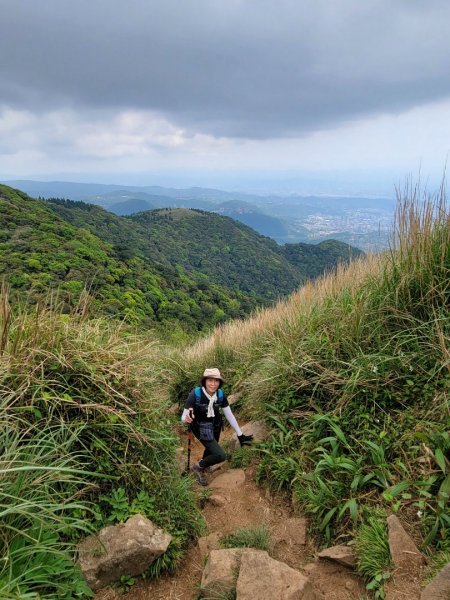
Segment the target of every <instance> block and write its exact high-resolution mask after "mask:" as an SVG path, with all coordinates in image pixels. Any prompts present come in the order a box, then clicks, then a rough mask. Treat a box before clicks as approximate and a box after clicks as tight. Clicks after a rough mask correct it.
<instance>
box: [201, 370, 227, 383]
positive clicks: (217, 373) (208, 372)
mask: <svg viewBox="0 0 450 600" xmlns="http://www.w3.org/2000/svg"><path fill="white" fill-rule="evenodd" d="M207 377H211V378H212V379H220V381H221V382H222V383H223V377H222V375H221V374H220V371H219V369H216V368H215V367H213V368H211V369H205V371H204V373H203V377H202V381H204V380H205V379H206V378H207Z"/></svg>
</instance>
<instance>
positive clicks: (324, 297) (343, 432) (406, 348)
mask: <svg viewBox="0 0 450 600" xmlns="http://www.w3.org/2000/svg"><path fill="white" fill-rule="evenodd" d="M433 210H434V214H435V218H437V222H435V223H434V225H433V219H432V213H433ZM397 234H398V237H397V241H396V244H395V248H394V249H393V250H392V251H391V252H388V253H387V254H386V255H384V256H378V257H369V258H367V259H366V260H362V261H357V262H355V263H353V264H352V265H351V266H350V267H349V268H348V269H344V268H343V269H340V270H339V271H338V273H337V274H335V275H330V276H328V277H325V278H323V279H321V280H318V281H317V282H314V283H311V284H308V285H307V286H305V287H304V288H302V289H301V290H300V291H299V292H298V293H296V294H294V295H293V296H292V297H291V298H290V299H288V300H287V301H285V302H282V303H280V304H279V305H278V306H277V307H276V308H275V309H268V310H265V311H261V312H260V313H258V314H257V315H255V316H254V317H252V318H251V319H249V320H247V321H244V322H242V323H232V324H228V325H225V326H223V327H221V328H219V329H217V330H216V331H215V332H214V333H213V334H212V335H211V336H209V337H208V338H205V339H204V340H201V341H199V342H198V343H197V344H196V345H195V346H193V347H191V348H190V349H188V350H187V351H186V352H185V353H184V354H183V356H180V358H179V361H180V368H179V372H178V375H177V377H176V378H175V379H174V378H170V379H168V380H167V382H166V383H167V389H168V393H169V394H170V395H171V396H172V397H179V396H182V395H183V394H184V393H185V392H186V390H187V389H188V388H189V386H190V385H192V383H193V382H194V381H195V380H196V379H197V378H198V374H199V373H200V372H201V371H202V369H203V368H204V366H206V365H217V366H219V367H220V368H221V369H223V371H224V373H225V377H226V380H227V382H228V385H229V386H231V387H233V388H234V389H235V390H239V389H240V390H241V391H242V392H243V398H244V400H243V401H242V407H241V408H242V410H243V412H244V413H245V414H246V415H247V416H248V417H250V416H251V418H255V417H260V418H263V419H264V420H265V421H266V422H267V423H268V425H269V426H270V428H271V431H272V437H271V439H270V440H269V441H268V442H267V443H265V444H264V445H263V446H262V448H261V454H260V459H261V462H260V467H259V477H260V478H261V479H266V480H267V481H268V482H269V483H270V484H271V485H274V486H277V487H284V488H286V489H288V490H290V492H291V494H292V498H293V501H294V503H295V504H296V505H298V506H300V507H302V509H303V510H306V511H307V513H308V514H309V516H310V517H311V519H312V521H313V524H314V525H315V527H316V528H317V530H318V531H319V532H321V533H322V534H323V535H324V536H325V537H328V538H334V537H336V536H337V535H339V534H341V535H348V534H350V533H351V532H352V531H354V530H355V529H357V528H358V527H359V524H360V523H361V522H364V521H365V519H366V518H367V517H368V515H370V514H371V511H373V509H374V508H375V507H377V506H378V507H379V506H382V507H384V509H385V510H387V511H392V510H394V511H397V512H399V513H400V514H402V515H404V516H405V518H407V519H408V520H409V521H410V522H411V524H412V526H416V527H417V528H419V529H420V530H421V531H422V534H423V536H424V543H425V545H427V544H431V545H434V546H435V547H438V548H439V547H441V548H443V547H445V546H446V545H447V544H448V541H447V540H448V534H449V525H450V519H449V517H448V509H447V508H446V503H447V500H448V492H449V487H450V476H449V475H448V469H449V462H448V458H445V455H447V457H448V452H449V450H450V440H449V435H448V430H449V426H450V420H449V402H448V396H449V390H450V374H449V351H448V348H449V336H450V318H449V303H450V220H449V216H448V211H447V209H446V207H445V205H444V204H443V201H442V200H440V201H439V202H438V203H437V205H436V206H435V208H434V209H431V208H430V207H428V208H421V209H418V208H417V207H415V206H414V203H413V204H406V205H404V206H403V207H401V209H400V210H399V214H398V218H397ZM418 515H420V516H418Z"/></svg>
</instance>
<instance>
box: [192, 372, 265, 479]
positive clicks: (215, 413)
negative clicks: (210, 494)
mask: <svg viewBox="0 0 450 600" xmlns="http://www.w3.org/2000/svg"><path fill="white" fill-rule="evenodd" d="M222 384H223V379H222V375H221V374H220V371H219V369H216V368H212V369H205V372H204V373H203V377H202V380H201V385H200V386H198V387H196V388H194V389H193V390H192V391H191V392H190V394H189V396H188V397H187V400H186V403H185V406H184V410H183V414H182V415H181V420H182V421H183V423H187V424H188V425H189V427H190V429H191V431H192V433H193V434H194V435H195V437H196V438H197V439H198V440H200V442H201V443H202V444H203V446H204V447H205V450H204V452H203V458H202V459H201V460H199V461H198V462H197V463H195V464H194V465H193V466H192V470H193V471H194V473H195V474H196V476H197V481H198V483H200V484H201V485H208V480H207V479H206V476H205V473H206V472H209V471H210V467H212V465H216V464H218V463H221V462H223V461H224V460H226V454H225V451H224V450H223V448H222V447H221V446H219V437H220V432H221V431H222V429H223V421H222V415H221V412H220V410H219V409H222V411H223V414H224V415H225V417H226V419H227V421H228V423H229V424H230V425H231V427H232V428H233V429H234V431H235V432H236V435H237V437H238V440H239V442H240V444H241V446H243V445H244V444H250V442H251V441H252V440H253V436H252V435H244V434H243V433H242V431H241V428H240V427H239V425H238V422H237V421H236V418H235V416H234V415H233V413H232V412H231V408H230V405H229V404H228V400H227V397H226V396H225V394H224V393H223V391H222Z"/></svg>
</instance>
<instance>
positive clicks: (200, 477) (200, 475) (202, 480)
mask: <svg viewBox="0 0 450 600" xmlns="http://www.w3.org/2000/svg"><path fill="white" fill-rule="evenodd" d="M192 470H193V471H194V473H195V475H196V477H197V483H199V484H200V485H208V480H207V479H206V477H205V469H202V468H201V467H200V465H199V464H198V463H195V465H192Z"/></svg>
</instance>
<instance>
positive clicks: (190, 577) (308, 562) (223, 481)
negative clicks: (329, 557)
mask: <svg viewBox="0 0 450 600" xmlns="http://www.w3.org/2000/svg"><path fill="white" fill-rule="evenodd" d="M201 453H202V446H201V445H200V444H199V443H198V442H197V441H194V442H193V449H192V460H194V461H195V460H198V458H200V457H201ZM225 474H226V475H225ZM244 474H245V477H244ZM208 479H209V482H210V490H211V497H210V498H209V499H208V500H207V501H206V503H205V506H204V507H203V509H202V513H203V515H204V518H205V520H206V523H207V529H208V531H207V535H208V534H212V533H217V536H216V537H219V536H222V535H224V534H226V533H231V532H233V531H236V530H237V529H240V528H243V527H255V526H257V525H261V524H264V525H265V526H266V527H267V528H268V529H269V531H270V532H271V534H272V539H273V541H274V547H273V551H272V552H271V556H272V557H273V558H274V559H276V560H280V561H282V562H285V563H286V564H288V565H289V566H291V567H293V568H295V569H298V570H300V571H302V572H304V573H305V574H308V575H309V577H310V578H311V581H312V583H313V585H314V587H315V589H316V590H318V591H319V590H320V591H321V592H322V593H323V595H324V598H326V599H327V600H361V598H365V597H366V591H365V587H364V584H363V582H362V580H361V579H360V578H359V577H358V576H357V575H356V574H355V573H354V572H353V571H352V570H350V569H348V568H346V567H343V566H340V565H339V564H337V563H332V562H328V561H315V558H314V554H315V546H314V541H313V539H312V538H310V537H309V536H306V538H305V539H301V538H302V536H301V535H299V536H295V540H296V541H294V542H293V541H292V536H289V533H292V531H291V532H286V523H288V524H292V523H293V521H288V519H292V518H293V517H297V518H298V517H301V515H294V514H293V511H292V507H291V506H290V503H289V501H288V499H287V498H285V497H283V496H281V495H277V494H274V493H272V492H270V491H269V490H266V489H264V488H261V487H258V486H257V485H256V483H255V481H254V469H253V468H251V467H250V468H247V469H245V471H244V472H242V471H241V470H240V469H239V470H232V469H230V468H229V465H228V463H224V464H223V465H222V466H221V467H220V468H218V469H216V470H215V471H214V472H213V473H212V474H210V475H209V476H208ZM204 489H205V488H202V487H201V486H199V496H200V494H201V492H202V491H204ZM295 522H296V523H297V522H299V521H295ZM300 522H301V519H300ZM305 531H306V529H305ZM204 563H205V557H204V556H202V551H201V549H200V547H199V545H198V544H196V545H195V546H193V547H191V548H190V549H189V550H188V552H187V554H186V556H185V558H184V559H183V561H182V563H181V564H180V566H179V568H178V570H177V571H176V573H174V574H172V575H170V576H163V577H161V578H159V579H157V580H141V581H139V582H137V583H136V584H135V585H134V586H133V587H132V588H131V589H130V590H129V591H128V592H127V593H122V592H120V591H119V590H117V589H112V588H109V589H106V590H102V591H101V592H99V593H97V595H96V596H95V600H119V598H120V599H121V600H149V599H150V598H151V599H152V600H195V599H196V598H198V597H199V586H200V581H201V578H202V571H203V567H204ZM255 600H256V599H255Z"/></svg>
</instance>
